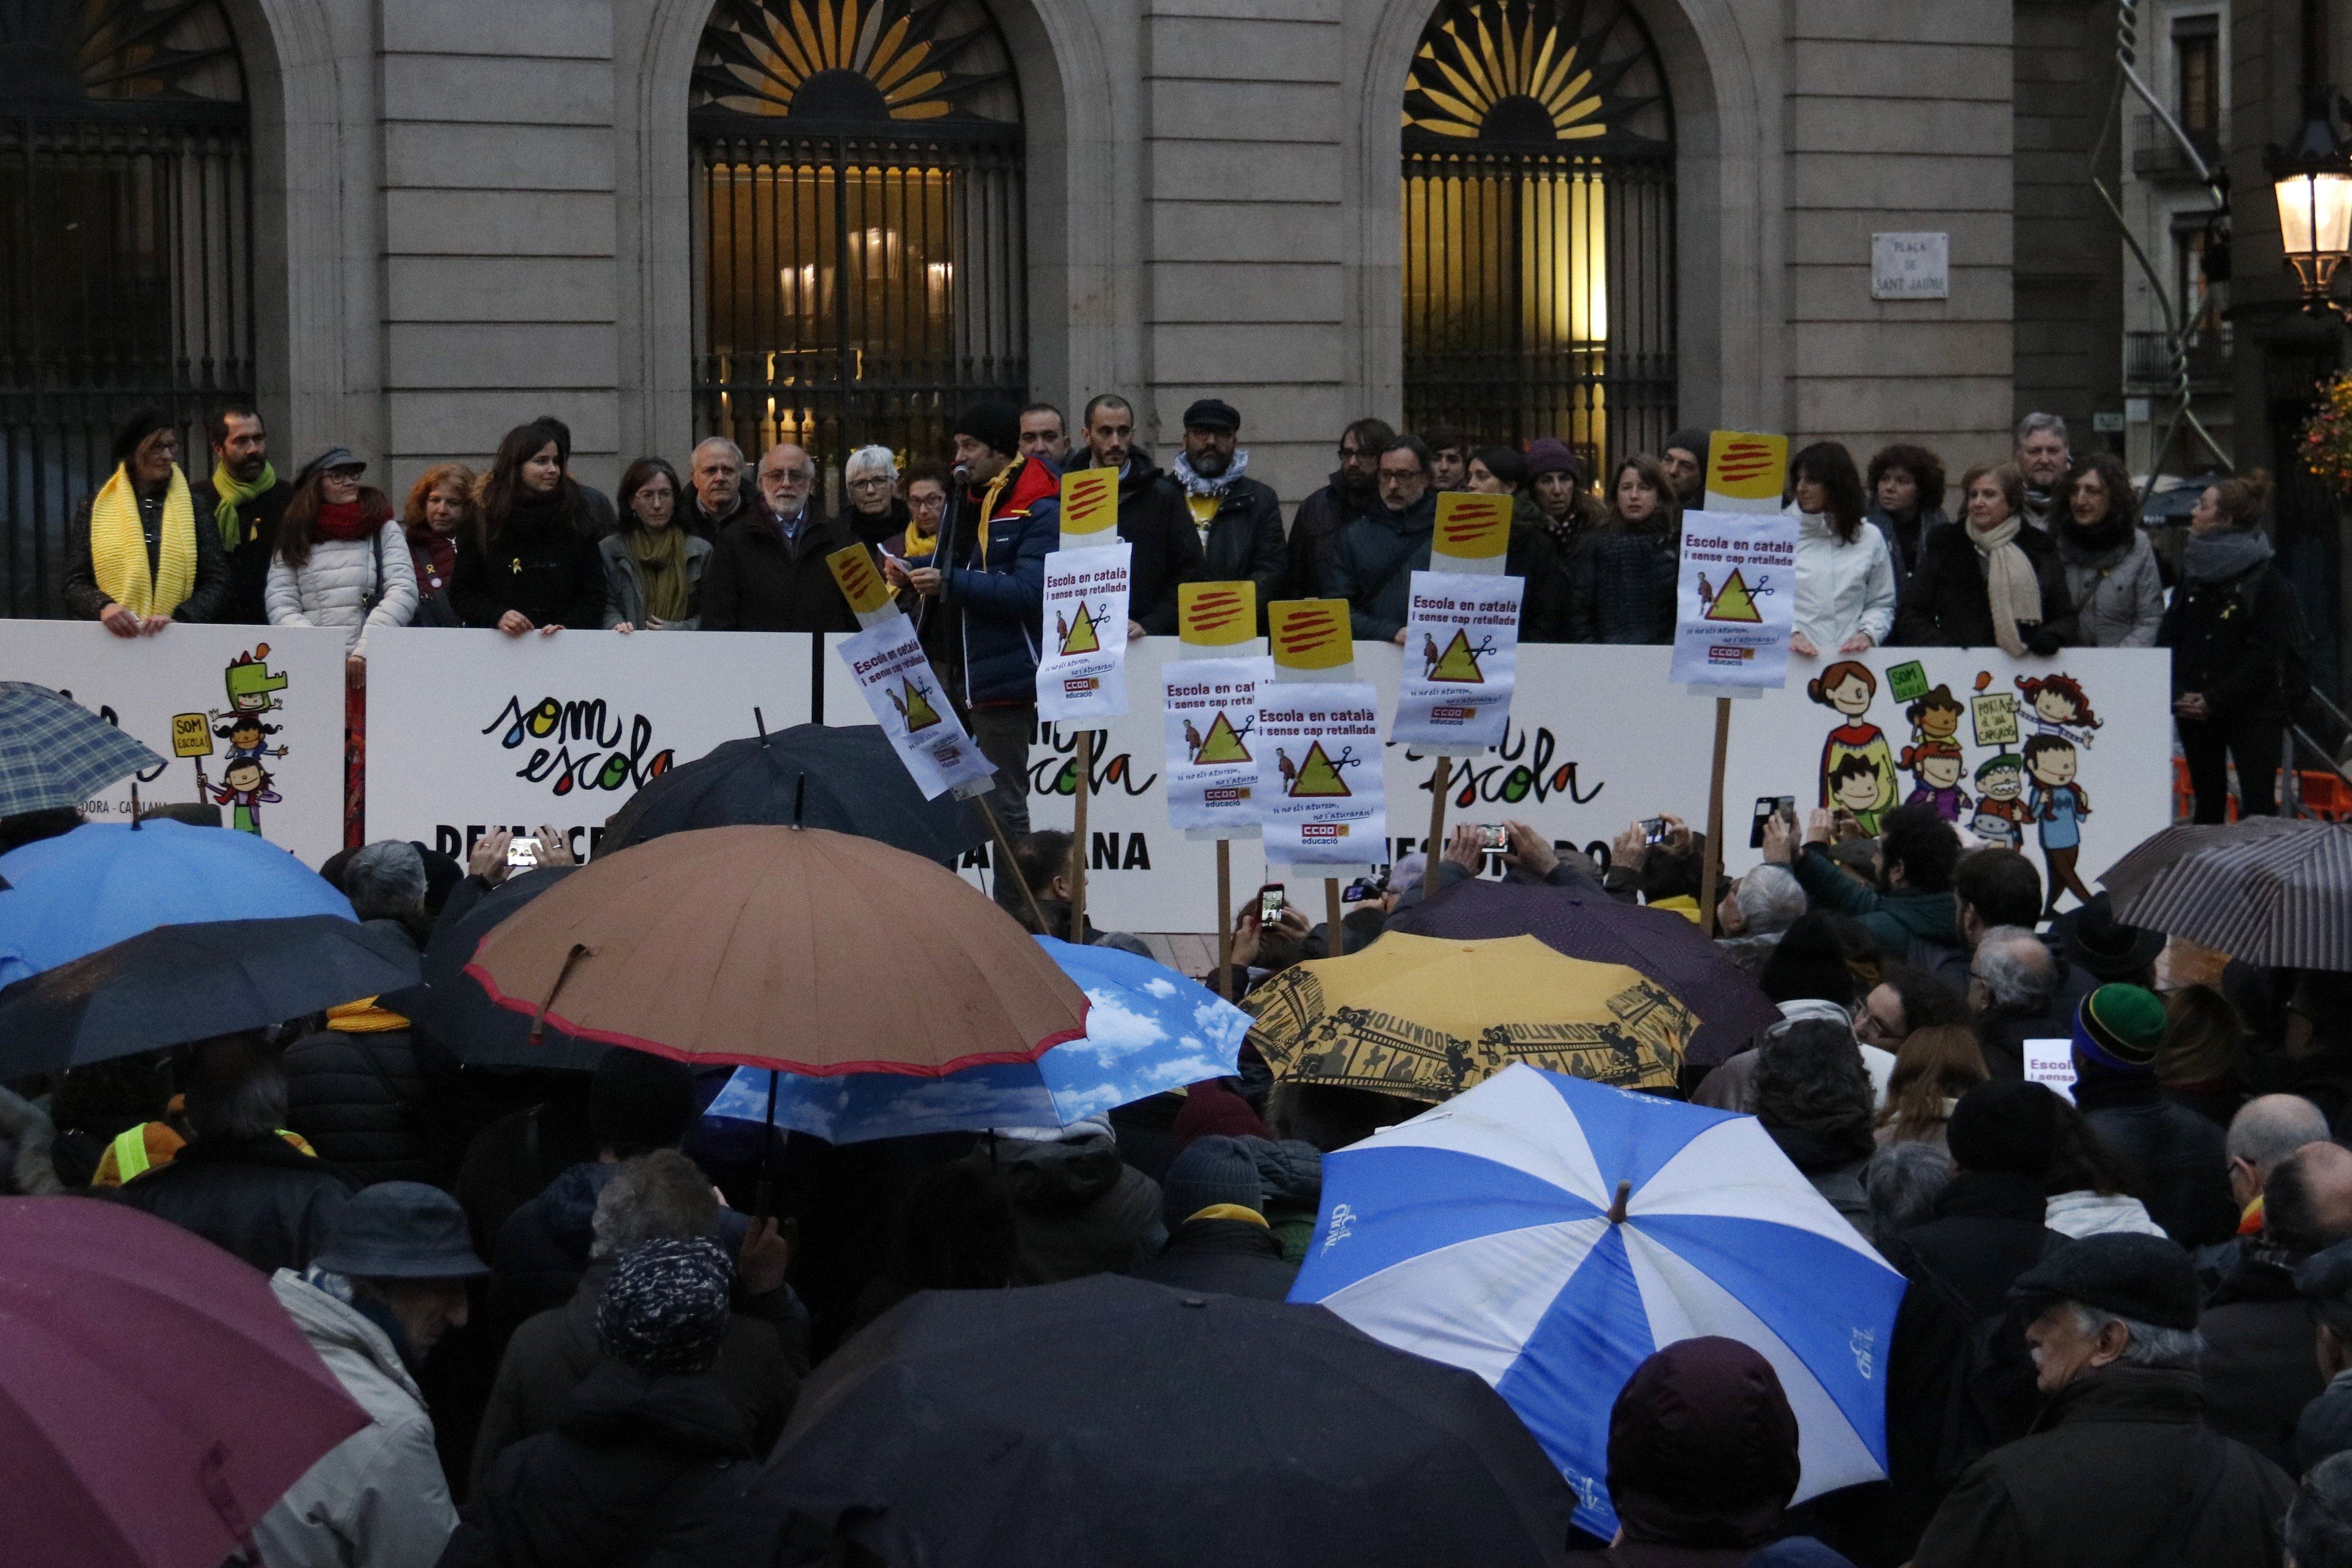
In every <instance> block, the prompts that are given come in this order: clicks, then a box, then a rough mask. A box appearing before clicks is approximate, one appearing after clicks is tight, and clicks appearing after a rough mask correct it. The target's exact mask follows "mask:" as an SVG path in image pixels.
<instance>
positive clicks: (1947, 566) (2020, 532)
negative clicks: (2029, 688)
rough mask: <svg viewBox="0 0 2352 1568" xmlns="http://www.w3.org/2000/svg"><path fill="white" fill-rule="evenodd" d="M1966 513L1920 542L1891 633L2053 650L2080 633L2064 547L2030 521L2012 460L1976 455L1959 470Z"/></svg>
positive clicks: (1920, 639)
mask: <svg viewBox="0 0 2352 1568" xmlns="http://www.w3.org/2000/svg"><path fill="white" fill-rule="evenodd" d="M1960 495H1961V500H1962V503H1963V505H1965V506H1966V508H1967V521H1965V522H1963V523H1962V524H1961V525H1960V526H1959V527H1958V528H1945V529H1937V530H1936V531H1933V532H1930V533H1929V534H1928V535H1927V540H1926V542H1925V543H1923V544H1922V545H1921V546H1920V551H1919V565H1918V568H1917V570H1916V572H1915V573H1914V574H1912V578H1911V584H1910V586H1909V587H1908V588H1907V589H1906V590H1905V592H1904V595H1903V602H1902V607H1901V609H1900V611H1899V612H1898V613H1897V614H1896V616H1895V636H1894V637H1893V639H1892V640H1893V641H1895V643H1898V644H1901V645H1904V646H1906V647H1992V646H1994V645H1996V644H1998V645H1999V646H2000V649H2001V651H2002V652H2004V653H2006V654H2008V655H2009V656H2010V657H2011V658H2024V657H2025V656H2026V654H2027V653H2029V652H2031V653H2033V654H2037V655H2040V656H2042V657H2044V658H2047V657H2048V656H2049V655H2051V654H2054V653H2056V652H2057V651H2058V650H2059V649H2060V648H2062V647H2065V646H2066V644H2067V643H2068V642H2069V641H2070V640H2072V639H2073V637H2074V602H2073V601H2072V600H2071V599H2069V598H2068V597H2067V595H2066V574H2065V570H2064V568H2063V566H2062V565H2061V564H2060V563H2059V560H2058V547H2057V546H2056V545H2055V544H2053V543H2052V542H2051V541H2050V536H2049V535H2048V534H2046V533H2044V532H2042V531H2041V530H2040V529H2038V528H2030V527H2028V526H2026V524H2025V522H2024V521H2023V519H2022V518H2021V516H2020V514H2021V512H2022V511H2023V510H2024V507H2025V485H2024V481H2023V480H2022V479H2021V478H2020V477H2019V475H2018V472H2017V470H2016V469H2015V468H2006V467H1994V466H1990V465H1987V464H1982V463H1979V465H1978V466H1977V467H1975V468H1970V469H1969V471H1968V473H1967V474H1966V475H1964V476H1962V478H1961V480H1960Z"/></svg>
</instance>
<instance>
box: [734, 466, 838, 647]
mask: <svg viewBox="0 0 2352 1568" xmlns="http://www.w3.org/2000/svg"><path fill="white" fill-rule="evenodd" d="M757 479H758V481H759V489H760V495H759V500H757V501H755V502H754V503H753V504H752V505H751V506H750V507H749V508H747V509H746V510H744V512H743V514H742V515H741V516H740V517H738V518H737V519H736V520H735V521H733V522H730V523H729V524H728V525H727V531H725V532H724V533H721V534H720V535H719V542H718V543H717V544H715V545H713V546H711V550H710V559H709V562H708V563H706V564H705V565H704V566H703V569H702V615H701V619H702V625H701V629H702V630H704V631H707V632H854V631H856V629H857V616H856V613H855V612H853V611H852V610H851V609H850V607H849V601H848V600H847V599H846V598H845V597H843V596H842V592H841V584H839V583H838V582H836V581H835V578H834V575H833V569H832V567H830V566H829V565H827V564H826V563H825V557H826V556H828V555H831V554H832V553H833V552H835V551H837V550H846V549H854V548H855V547H856V544H857V536H856V532H855V531H853V530H852V529H851V528H850V526H849V525H848V524H847V523H846V522H844V521H841V520H840V519H837V518H829V517H826V516H825V515H824V513H823V512H821V511H819V510H816V502H815V500H814V497H813V496H812V495H811V493H810V492H811V489H812V487H813V486H814V484H815V483H816V466H815V465H814V463H812V462H811V461H810V460H809V455H808V454H807V453H806V452H804V451H803V450H801V448H800V447H795V446H793V445H792V444H791V443H790V442H786V443H784V444H782V445H781V446H775V447H769V448H768V449H767V451H765V452H763V453H761V457H760V468H759V472H758V475H757Z"/></svg>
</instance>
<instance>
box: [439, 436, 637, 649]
mask: <svg viewBox="0 0 2352 1568" xmlns="http://www.w3.org/2000/svg"><path fill="white" fill-rule="evenodd" d="M570 456H571V451H570V447H569V444H568V442H566V441H565V440H562V439H559V438H558V437H557V435H556V432H555V430H554V429H553V427H551V426H548V425H546V424H544V423H541V422H534V423H532V424H529V425H518V426H515V427H514V428H513V429H511V430H509V431H508V432H507V433H506V437H505V438H504V439H502V440H501V441H499V450H498V456H497V457H496V458H492V459H491V461H490V475H489V478H488V479H485V480H484V481H483V482H482V521H481V525H480V526H479V527H478V528H477V529H476V530H474V531H472V532H471V533H469V534H467V535H466V536H464V537H461V538H460V539H459V540H458V542H457V577H456V578H455V579H454V580H453V581H452V582H451V584H450V587H449V602H450V603H451V604H453V605H456V606H457V615H458V618H459V619H461V620H463V621H464V622H465V624H466V625H467V626H496V627H497V628H498V629H499V630H500V631H502V632H504V633H506V634H507V636H509V637H523V636H527V635H528V634H530V633H531V632H534V631H535V632H538V633H539V634H540V635H541V636H542V637H552V636H554V635H555V634H556V633H557V632H558V631H561V630H562V628H564V627H565V626H571V627H572V628H574V629H575V630H581V631H586V630H590V629H592V628H594V627H598V626H603V625H604V562H603V558H602V557H600V556H599V555H598V554H597V552H596V535H595V531H594V529H595V521H594V519H593V516H592V515H591V514H590V511H589V509H588V503H587V500H586V499H585V498H584V497H583V494H582V493H581V489H580V487H579V486H578V485H577V484H575V483H573V482H572V478H571V476H570V475H569V474H567V473H565V472H564V464H565V462H566V461H567V460H568V459H569V458H570Z"/></svg>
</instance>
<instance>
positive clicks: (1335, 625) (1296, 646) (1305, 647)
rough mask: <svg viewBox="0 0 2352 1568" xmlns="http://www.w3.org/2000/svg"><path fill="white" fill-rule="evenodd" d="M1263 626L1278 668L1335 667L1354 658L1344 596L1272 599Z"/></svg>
mask: <svg viewBox="0 0 2352 1568" xmlns="http://www.w3.org/2000/svg"><path fill="white" fill-rule="evenodd" d="M1266 625H1267V629H1268V632H1269V635H1270V636H1271V637H1272V640H1273V645H1274V662H1275V666H1276V668H1280V669H1338V668H1340V667H1341V666H1343V665H1349V664H1353V663H1354V662H1355V660H1356V645H1355V642H1354V640H1353V637H1352V636H1351V634H1350V632H1349V621H1348V601H1347V600H1345V599H1276V601H1275V602H1274V603H1273V604H1272V605H1268V606H1267V607H1266Z"/></svg>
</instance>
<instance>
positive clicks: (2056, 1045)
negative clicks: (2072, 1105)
mask: <svg viewBox="0 0 2352 1568" xmlns="http://www.w3.org/2000/svg"><path fill="white" fill-rule="evenodd" d="M2025 1081H2026V1082H2028V1083H2046V1084H2048V1085H2049V1086H2050V1087H2051V1088H2052V1089H2055V1090H2057V1092H2058V1093H2059V1094H2060V1095H2061V1096H2063V1097H2064V1098H2065V1099H2066V1100H2073V1099H2074V1041H2073V1040H2072V1039H2047V1040H2027V1041H2026V1042H2025Z"/></svg>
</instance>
